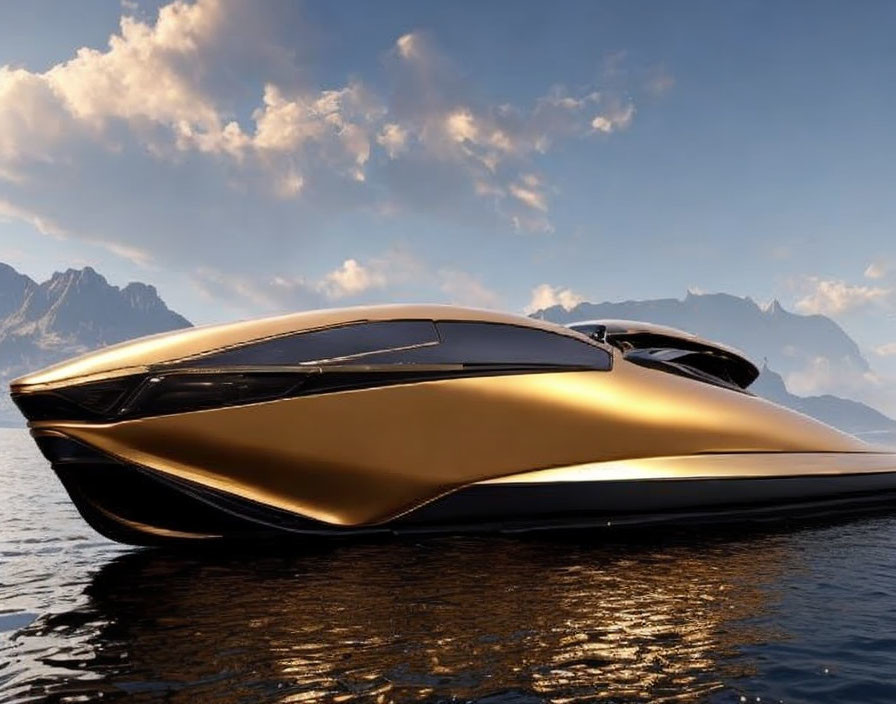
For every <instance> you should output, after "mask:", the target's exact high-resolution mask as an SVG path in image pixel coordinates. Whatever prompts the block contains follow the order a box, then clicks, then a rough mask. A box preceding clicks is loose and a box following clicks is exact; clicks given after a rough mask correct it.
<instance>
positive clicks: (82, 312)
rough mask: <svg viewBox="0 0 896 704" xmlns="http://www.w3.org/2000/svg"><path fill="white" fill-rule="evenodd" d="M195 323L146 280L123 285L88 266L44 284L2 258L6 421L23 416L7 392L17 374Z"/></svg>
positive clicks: (0, 352) (0, 371) (1, 363)
mask: <svg viewBox="0 0 896 704" xmlns="http://www.w3.org/2000/svg"><path fill="white" fill-rule="evenodd" d="M191 325H192V324H191V323H190V321H189V320H187V319H186V318H184V317H183V316H182V315H179V314H178V313H175V312H174V311H172V310H170V309H169V308H168V306H166V305H165V302H164V301H163V300H162V299H161V298H160V297H159V295H158V293H157V291H156V289H155V287H153V286H149V285H147V284H144V283H139V282H133V283H130V284H128V285H127V286H125V287H124V288H119V287H117V286H112V285H111V284H109V282H108V281H106V279H105V278H104V277H103V276H101V275H100V274H98V273H97V272H96V271H94V270H93V269H92V268H91V267H85V268H83V269H68V270H66V271H64V272H56V273H55V274H53V275H52V276H51V277H50V278H49V279H48V280H47V281H44V282H43V283H40V284H38V283H37V282H35V281H34V280H33V279H31V278H30V277H28V276H25V275H24V274H20V273H19V272H17V271H16V270H15V269H13V268H12V267H11V266H8V265H7V264H3V263H0V384H2V388H3V393H2V394H0V423H5V424H9V423H14V424H19V423H20V422H21V416H20V415H19V414H18V411H16V409H15V408H14V407H13V406H12V403H11V401H10V400H9V396H8V394H7V392H6V389H7V385H8V384H9V382H10V380H12V379H14V378H15V377H17V376H20V375H22V374H25V373H27V372H30V371H34V370H36V369H40V368H42V367H45V366H48V365H50V364H53V363H55V362H59V361H61V360H63V359H66V358H68V357H73V356H75V355H78V354H83V353H84V352H87V351H89V350H92V349H96V348H98V347H104V346H106V345H111V344H114V343H116V342H121V341H122V340H128V339H130V338H133V337H140V336H143V335H151V334H153V333H159V332H166V331H168V330H176V329H178V328H185V327H191Z"/></svg>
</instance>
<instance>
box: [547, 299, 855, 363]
mask: <svg viewBox="0 0 896 704" xmlns="http://www.w3.org/2000/svg"><path fill="white" fill-rule="evenodd" d="M533 315H534V317H539V318H544V319H545V320H551V321H553V322H556V323H564V324H565V323H571V322H574V321H577V320H589V319H592V318H619V319H623V320H643V321H646V322H651V323H658V324H661V325H671V326H672V327H675V328H679V329H681V330H687V331H688V332H692V333H695V334H697V335H700V336H702V337H705V338H707V339H710V340H718V341H719V342H724V343H726V344H728V345H733V346H734V347H737V348H738V349H740V350H743V351H744V352H746V354H747V355H748V356H749V357H750V358H751V359H753V361H755V362H757V363H760V364H761V363H762V362H763V360H765V361H766V362H767V364H768V366H769V367H771V368H772V369H774V370H775V371H777V372H779V373H780V374H782V375H783V376H784V377H785V378H787V377H788V375H790V374H793V373H799V372H803V371H805V370H806V369H807V368H811V367H812V365H813V363H814V362H815V361H816V360H817V359H818V358H819V357H824V358H826V359H827V360H829V361H830V364H831V366H832V367H833V368H836V369H837V370H838V372H840V373H841V374H843V375H854V374H857V373H858V374H861V373H864V372H867V371H868V370H869V366H868V362H867V361H866V360H865V358H864V357H863V356H862V353H861V352H860V351H859V347H858V345H856V343H855V342H853V340H852V338H850V337H849V335H847V334H846V333H845V332H844V331H843V329H842V328H841V327H840V326H839V325H837V323H835V322H834V321H833V320H831V319H830V318H827V317H825V316H823V315H799V314H796V313H790V312H789V311H786V310H785V309H784V308H783V307H782V306H781V304H780V303H778V301H774V302H772V304H771V305H769V306H768V307H766V308H762V307H760V306H759V305H757V304H756V303H755V302H754V301H753V300H751V299H750V298H739V297H738V296H732V295H729V294H726V293H713V294H695V293H690V292H689V293H688V294H687V296H685V298H684V299H683V300H681V299H677V298H662V299H657V300H647V301H623V302H621V303H580V304H579V305H577V306H576V307H575V308H572V309H570V310H566V309H564V308H562V307H561V306H553V307H551V308H546V309H545V310H542V311H538V312H537V313H534V314H533Z"/></svg>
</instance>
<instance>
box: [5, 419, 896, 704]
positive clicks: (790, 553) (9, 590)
mask: <svg viewBox="0 0 896 704" xmlns="http://www.w3.org/2000/svg"><path fill="white" fill-rule="evenodd" d="M0 458H15V459H14V460H13V459H4V460H2V463H3V464H2V466H3V469H4V473H5V477H6V480H5V481H4V482H3V484H2V486H0V505H2V506H3V507H4V508H3V513H2V514H0V702H11V701H16V702H19V701H23V702H24V701H46V702H63V701H65V702H68V701H92V700H95V699H97V698H100V697H102V699H103V700H116V699H124V698H127V700H128V701H136V702H144V701H146V702H149V701H157V700H164V701H168V702H196V701H215V702H251V701H279V702H350V703H353V702H365V703H366V702H370V703H374V702H376V703H378V704H380V703H385V702H399V701H400V702H404V701H409V702H427V703H431V702H443V701H465V702H479V703H480V704H510V703H513V704H528V703H534V702H622V701H631V702H692V701H709V702H720V703H721V702H741V701H751V702H755V701H758V700H759V698H761V701H763V702H767V701H785V702H808V701H811V702H875V701H879V702H892V701H894V700H896V680H894V673H896V636H894V635H893V634H894V633H896V628H894V626H896V610H894V609H893V608H892V605H893V604H894V603H896V601H894V596H896V551H894V550H893V548H894V542H896V540H894V538H896V518H894V517H893V516H878V517H873V518H863V519H856V520H851V521H840V522H838V523H831V524H826V525H814V526H810V527H802V528H800V529H795V528H793V529H786V528H785V529H774V530H771V529H770V530H765V531H763V532H758V531H753V532H751V533H749V534H744V533H739V534H732V533H731V532H728V533H719V532H718V531H715V530H713V529H703V530H702V531H700V532H693V531H692V532H690V533H674V534H673V533H652V534H647V535H643V536H640V537H637V538H630V539H614V540H613V541H612V542H611V541H609V540H608V539H607V537H606V535H604V536H603V537H601V538H600V539H599V540H598V539H591V540H589V539H588V538H587V536H584V535H582V534H577V535H573V536H570V535H566V536H557V537H553V538H550V539H542V538H539V539H507V538H496V537H483V538H470V537H463V538H443V539H434V540H426V541H417V542H413V541H391V542H386V541H383V542H367V543H356V544H339V545H330V546H323V547H318V548H315V549H309V550H306V551H303V552H298V551H295V550H293V552H292V553H289V554H284V553H283V552H281V553H277V552H272V551H269V552H257V551H256V552H254V553H252V554H244V553H231V552H226V551H218V552H209V553H205V554H202V555H195V554H193V555H190V554H178V553H165V552H161V551H152V550H128V549H126V548H122V547H119V546H116V545H113V544H112V543H109V542H106V541H104V540H102V539H99V538H97V537H96V536H95V535H94V534H92V533H91V531H90V529H89V528H87V526H86V525H85V524H84V523H83V522H82V521H81V519H80V518H79V517H78V516H77V515H76V513H75V512H74V510H73V509H72V508H71V507H70V506H69V504H68V502H63V501H61V499H62V490H61V487H59V486H58V483H57V482H56V481H55V479H54V477H53V476H52V473H51V472H50V471H49V469H48V467H46V465H45V463H44V461H43V460H42V459H41V458H40V456H39V455H38V454H37V452H36V450H32V449H31V444H30V439H29V438H28V437H27V436H26V434H25V433H24V432H21V431H15V430H0Z"/></svg>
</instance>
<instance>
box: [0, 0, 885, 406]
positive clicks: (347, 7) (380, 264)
mask: <svg viewBox="0 0 896 704" xmlns="http://www.w3.org/2000/svg"><path fill="white" fill-rule="evenodd" d="M894 25H896V4H894V3H892V2H873V1H871V0H864V1H863V2H860V3H844V2H825V1H824V0H811V1H805V2H799V1H796V0H787V1H785V2H773V1H771V0H769V1H767V2H748V1H737V0H732V1H731V2H725V3H719V2H714V1H706V2H697V1H684V0H682V1H680V2H675V3H659V2H639V1H637V0H635V1H620V2H610V1H605V2H591V1H589V2H571V1H565V2H564V1H558V2H550V3H549V2H538V3H534V2H532V3H527V2H512V3H511V2H491V3H481V2H450V3H449V2H442V3H437V2H378V3H376V4H372V3H369V2H349V1H342V2H339V3H330V2H306V3H298V2H285V1H283V2H281V1H280V0H268V1H262V2H235V1H233V0H197V1H196V2H173V3H166V2H142V1H140V0H137V1H136V2H131V1H130V0H128V1H127V2H123V3H118V2H111V1H110V2H100V1H98V0H85V1H82V2H79V3H58V2H55V1H46V0H6V2H4V3H2V4H0V261H5V262H7V263H9V264H11V265H13V266H15V267H16V268H17V269H19V270H20V271H23V272H24V273H27V274H29V275H30V276H32V277H33V278H35V279H38V280H41V279H44V278H46V277H47V276H49V275H50V274H51V273H52V272H53V271H54V270H63V269H66V268H68V267H80V266H84V265H91V266H93V267H94V268H96V269H97V270H98V271H100V272H101V273H103V274H104V275H105V276H106V277H107V278H108V279H109V281H110V282H111V283H113V284H116V285H125V284H126V283H128V282H129V281H132V280H140V281H145V282H148V283H152V284H154V285H156V287H157V288H158V290H159V292H160V294H161V295H162V297H163V298H164V299H165V300H166V302H167V303H168V304H169V306H170V307H171V308H173V309H175V310H177V311H178V312H180V313H182V314H184V315H186V316H187V317H188V318H190V319H191V320H193V321H194V322H197V323H203V322H216V321H222V320H229V319H233V318H241V317H248V316H254V315H261V314H267V313H273V312H280V311H287V310H297V309H303V308H309V307H323V306H334V305H347V304H355V303H366V302H383V301H437V302H455V303H460V304H466V305H475V306H483V307H494V308H502V309H507V310H511V311H531V310H534V309H536V308H539V307H542V306H546V305H553V304H561V305H565V306H572V305H574V304H575V303H577V302H578V301H581V300H589V301H604V300H626V299H644V298H659V297H675V298H681V297H683V296H684V295H685V293H686V292H687V291H688V290H690V291H695V292H717V291H723V292H727V293H731V294H735V295H738V296H750V297H751V298H753V299H754V300H755V301H757V302H758V303H760V304H766V303H768V302H770V301H771V300H772V299H778V300H780V301H781V303H782V304H783V305H784V306H785V307H787V308H789V309H791V310H795V311H798V312H802V313H823V314H826V315H830V316H831V317H833V318H834V319H835V320H837V321H838V322H839V323H840V324H841V325H842V326H843V327H844V328H845V329H846V331H847V332H848V333H849V334H850V335H852V336H853V337H854V338H855V339H856V340H857V341H858V342H859V344H860V346H861V348H862V351H863V353H864V354H865V356H866V357H867V358H868V360H869V362H870V363H871V364H872V367H873V368H874V370H875V373H876V374H878V375H879V376H880V378H881V379H889V380H890V381H892V379H893V378H896V245H894V241H896V228H894V223H896V198H894V197H893V193H894V186H896V160H894V158H893V155H894V154H896V129H894V125H896V42H894V41H893V39H892V28H893V26H894ZM875 383H876V382H875ZM810 386H811V385H810ZM819 389H821V386H820V387H819ZM804 390H805V391H812V390H813V389H812V388H807V389H804Z"/></svg>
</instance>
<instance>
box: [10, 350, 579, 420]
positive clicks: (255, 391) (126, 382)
mask: <svg viewBox="0 0 896 704" xmlns="http://www.w3.org/2000/svg"><path fill="white" fill-rule="evenodd" d="M573 371H594V369H593V368H591V367H581V366H570V365H552V364H542V365H531V364H530V365H520V364H467V365H460V364H441V365H439V364H384V365H359V364H354V365H353V364H345V365H335V364H332V365H326V366H308V367H292V368H288V369H287V368H281V367H269V368H261V369H258V368H251V369H245V370H237V369H218V370H216V369H208V370H203V369H176V370H168V371H165V372H162V373H156V374H152V373H151V374H140V375H132V376H129V377H123V378H122V379H120V380H116V381H118V382H119V384H120V388H122V389H125V390H126V392H128V393H126V392H122V393H120V394H119V403H118V404H117V406H114V407H112V408H111V409H109V410H108V411H106V412H105V413H102V414H100V413H97V412H95V411H93V410H91V409H89V408H85V407H83V406H81V405H79V404H78V403H76V401H75V399H79V398H80V395H81V394H82V392H83V393H85V394H88V395H89V394H90V393H91V392H92V388H91V387H92V386H93V384H90V383H88V384H80V385H77V386H71V387H66V388H64V389H60V390H57V391H40V392H33V393H28V394H16V395H14V396H13V399H14V400H15V401H16V403H17V404H18V405H19V408H20V410H21V411H22V413H24V414H25V417H26V418H27V419H28V420H31V421H36V420H57V421H59V420H71V421H89V422H115V421H120V420H133V419H136V418H147V417H153V416H163V415H174V414H178V413H189V412H192V411H202V410H209V409H214V408H226V407H233V406H244V405H247V404H252V403H262V402H265V401H275V400H278V399H287V398H296V397H299V396H314V395H318V394H326V393H333V392H336V391H349V390H355V389H371V388H380V387H385V386H395V385H399V384H414V383H420V382H424V381H441V380H447V379H463V378H471V377H482V376H509V375H515V374H538V373H548V372H573ZM95 383H97V384H102V385H105V384H106V383H107V382H95Z"/></svg>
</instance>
